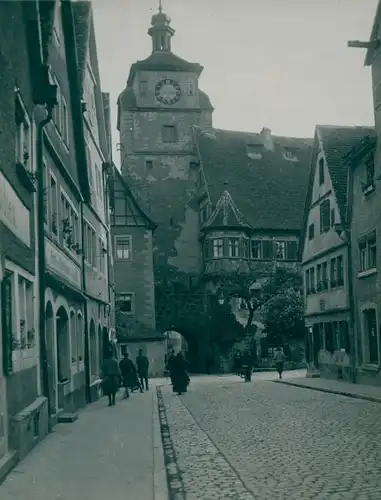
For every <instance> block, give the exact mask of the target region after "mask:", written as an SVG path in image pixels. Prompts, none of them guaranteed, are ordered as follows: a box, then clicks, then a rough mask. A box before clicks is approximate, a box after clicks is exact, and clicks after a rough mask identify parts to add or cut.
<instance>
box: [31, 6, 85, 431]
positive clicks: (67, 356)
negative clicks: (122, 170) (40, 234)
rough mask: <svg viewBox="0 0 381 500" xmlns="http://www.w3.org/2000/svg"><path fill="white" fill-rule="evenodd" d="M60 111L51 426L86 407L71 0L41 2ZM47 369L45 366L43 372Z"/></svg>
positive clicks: (51, 236)
mask: <svg viewBox="0 0 381 500" xmlns="http://www.w3.org/2000/svg"><path fill="white" fill-rule="evenodd" d="M41 5H43V9H44V16H43V18H42V20H41V30H42V32H43V36H44V37H46V39H47V40H51V43H49V44H48V45H47V47H46V51H45V54H44V57H45V61H46V63H48V64H49V65H50V78H51V82H52V83H54V84H55V85H56V87H57V105H56V106H55V107H54V110H53V117H52V120H51V121H50V122H49V123H48V124H47V125H46V126H45V128H44V130H43V152H42V155H43V164H44V175H45V179H44V180H45V184H44V186H45V187H44V189H45V193H44V194H45V216H44V222H42V221H40V224H41V225H42V224H43V228H44V234H45V239H44V246H45V273H44V287H45V337H46V363H45V364H46V366H45V365H44V366H45V369H46V370H47V378H48V387H49V404H50V414H51V420H52V423H53V424H54V422H55V421H57V419H58V418H59V416H60V414H62V412H69V413H71V412H73V411H74V410H75V409H76V408H79V407H81V406H83V405H84V404H85V402H86V380H85V358H86V354H87V351H86V345H85V337H84V332H85V321H86V318H85V307H84V306H85V298H84V295H83V275H82V251H83V234H82V224H81V219H82V203H83V201H87V202H89V201H90V188H89V178H88V172H87V169H86V156H85V147H84V139H83V125H82V120H83V117H82V109H81V93H80V87H79V84H78V82H79V77H78V67H77V47H76V43H75V25H74V17H73V10H72V3H71V2H61V1H59V0H57V1H55V2H41ZM44 366H43V368H44Z"/></svg>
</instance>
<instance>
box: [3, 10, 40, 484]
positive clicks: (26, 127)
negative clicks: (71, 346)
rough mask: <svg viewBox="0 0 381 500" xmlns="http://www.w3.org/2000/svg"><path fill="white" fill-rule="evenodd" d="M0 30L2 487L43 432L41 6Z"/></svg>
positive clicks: (11, 14) (7, 16)
mask: <svg viewBox="0 0 381 500" xmlns="http://www.w3.org/2000/svg"><path fill="white" fill-rule="evenodd" d="M0 32H1V39H2V40H3V41H4V42H7V43H2V45H1V48H0V59H1V65H2V68H3V70H2V72H3V74H2V78H1V82H0V122H1V129H2V133H1V134H0V151H1V153H0V155H1V158H0V284H1V296H0V311H1V313H0V315H1V322H0V332H1V336H0V338H1V344H0V350H1V353H2V360H3V363H2V367H1V369H0V464H1V466H0V481H1V479H2V477H3V475H4V474H6V473H7V472H8V470H9V468H10V467H12V465H14V463H15V462H16V461H17V460H20V459H22V458H23V457H24V456H25V455H26V454H27V453H28V452H29V451H30V450H31V448H33V446H34V445H35V444H36V443H37V442H38V441H39V439H41V438H42V437H43V436H44V435H45V434H46V433H47V431H48V405H47V399H46V398H44V397H43V396H42V389H41V383H40V376H39V363H38V361H39V347H40V344H39V337H38V333H37V332H38V300H39V293H38V292H39V290H38V272H37V271H38V268H37V257H38V252H37V249H36V234H37V225H36V210H37V203H36V201H37V200H36V185H37V174H36V171H37V164H36V128H37V127H36V122H37V115H38V113H37V110H38V109H39V107H41V105H44V104H45V101H44V98H43V97H42V93H45V96H46V95H47V91H48V88H47V87H48V80H47V78H46V79H45V80H44V79H43V76H44V74H45V76H47V73H46V72H45V73H44V69H45V68H44V67H43V65H42V58H41V49H42V39H41V37H40V36H39V30H38V2H33V1H32V2H28V4H26V3H24V2H2V3H1V5H0ZM37 83H39V85H37ZM30 421H32V422H33V425H28V423H29V422H30Z"/></svg>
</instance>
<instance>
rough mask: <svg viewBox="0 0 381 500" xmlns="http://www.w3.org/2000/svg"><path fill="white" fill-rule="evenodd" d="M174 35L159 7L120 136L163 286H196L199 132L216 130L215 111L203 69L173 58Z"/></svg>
mask: <svg viewBox="0 0 381 500" xmlns="http://www.w3.org/2000/svg"><path fill="white" fill-rule="evenodd" d="M174 33H175V30H174V29H173V28H172V27H171V20H170V18H169V17H168V16H167V15H166V14H165V13H164V12H163V11H162V7H161V3H160V7H159V12H158V13H157V14H155V15H154V16H153V17H152V20H151V27H150V28H149V30H148V34H149V35H150V36H151V38H152V53H151V55H150V56H149V57H147V58H146V59H144V60H141V61H137V62H135V63H134V64H132V66H131V68H130V72H129V75H128V79H127V85H126V88H125V89H124V90H123V92H122V93H121V94H120V96H119V98H118V130H119V133H120V152H121V170H122V174H123V176H124V178H125V180H126V182H127V183H128V185H129V187H130V188H131V190H132V192H133V193H134V195H135V197H136V198H137V200H138V202H139V203H140V205H141V206H142V208H143V209H144V210H145V211H146V212H147V213H148V215H149V216H150V217H151V218H152V219H153V220H154V221H155V222H156V223H157V224H158V228H157V229H156V231H155V233H154V241H153V248H154V266H155V277H156V280H159V281H160V280H161V279H163V277H164V278H165V279H168V280H172V279H175V280H176V279H185V280H188V282H189V277H190V276H196V275H198V274H199V273H200V270H201V252H200V245H199V240H198V238H199V214H198V203H197V200H196V198H195V193H196V190H197V187H198V182H199V166H198V164H197V160H196V150H195V142H194V132H193V126H194V125H197V126H199V127H201V128H202V129H205V130H207V131H212V113H213V107H212V105H211V103H210V100H209V98H208V96H207V95H206V94H205V93H204V92H202V91H201V90H200V88H199V77H200V75H201V72H202V70H203V67H202V66H201V65H200V64H198V63H192V62H188V61H186V60H184V59H182V58H180V57H178V56H177V55H175V54H174V53H173V52H172V48H171V41H172V37H173V35H174Z"/></svg>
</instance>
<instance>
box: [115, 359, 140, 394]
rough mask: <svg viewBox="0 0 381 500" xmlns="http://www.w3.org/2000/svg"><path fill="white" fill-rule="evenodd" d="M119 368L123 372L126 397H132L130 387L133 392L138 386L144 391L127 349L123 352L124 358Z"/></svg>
mask: <svg viewBox="0 0 381 500" xmlns="http://www.w3.org/2000/svg"><path fill="white" fill-rule="evenodd" d="M119 368H120V372H121V374H122V381H123V387H124V399H127V398H129V397H130V394H129V389H130V390H131V392H133V391H134V389H135V388H136V387H139V389H140V392H143V390H142V387H141V385H140V383H139V380H138V377H137V373H136V367H135V365H134V363H133V361H132V360H131V359H130V357H129V354H128V352H127V351H125V352H124V353H123V359H122V360H121V362H120V363H119Z"/></svg>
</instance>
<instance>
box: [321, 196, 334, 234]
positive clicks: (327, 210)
mask: <svg viewBox="0 0 381 500" xmlns="http://www.w3.org/2000/svg"><path fill="white" fill-rule="evenodd" d="M330 228H331V206H330V202H329V200H324V201H323V203H321V205H320V232H321V233H325V232H327V231H329V230H330Z"/></svg>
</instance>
